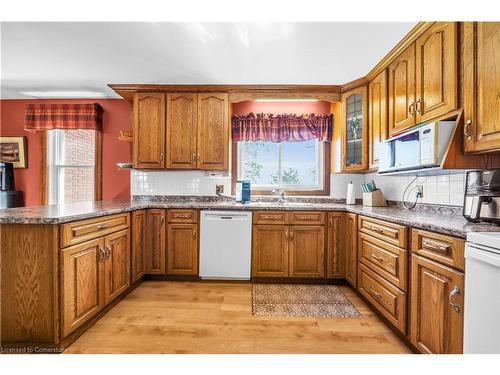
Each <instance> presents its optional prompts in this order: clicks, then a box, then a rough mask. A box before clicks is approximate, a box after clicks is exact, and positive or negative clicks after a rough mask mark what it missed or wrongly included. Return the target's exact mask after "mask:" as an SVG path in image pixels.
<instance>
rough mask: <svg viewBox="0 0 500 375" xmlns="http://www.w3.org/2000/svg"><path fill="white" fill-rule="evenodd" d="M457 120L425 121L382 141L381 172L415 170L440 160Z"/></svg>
mask: <svg viewBox="0 0 500 375" xmlns="http://www.w3.org/2000/svg"><path fill="white" fill-rule="evenodd" d="M454 127H455V121H436V122H431V123H427V124H423V125H420V126H417V127H415V128H413V129H412V130H409V131H407V132H404V133H402V134H400V135H398V136H395V137H393V138H390V139H388V140H386V141H384V142H383V143H382V144H381V149H380V152H381V153H380V163H379V169H378V173H379V174H383V173H391V172H400V171H413V170H418V169H424V168H433V167H437V166H439V165H440V164H441V160H442V159H443V156H444V153H445V152H446V148H447V147H448V144H449V142H450V138H451V135H452V133H453V130H454Z"/></svg>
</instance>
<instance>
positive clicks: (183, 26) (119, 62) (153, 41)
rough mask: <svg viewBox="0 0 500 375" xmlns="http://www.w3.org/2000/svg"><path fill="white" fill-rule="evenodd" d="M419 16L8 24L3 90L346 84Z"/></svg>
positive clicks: (91, 92) (20, 93) (80, 92)
mask: <svg viewBox="0 0 500 375" xmlns="http://www.w3.org/2000/svg"><path fill="white" fill-rule="evenodd" d="M414 25H415V23H394V22H392V23H391V22H384V23H382V22H380V23H374V22H370V23H368V22H358V23H355V22H348V23H346V22H344V23H342V22H334V23H155V22H142V23H138V22H120V23H110V22H102V23H96V22H89V23H53V22H46V23H2V25H1V78H2V85H1V90H2V91H1V97H2V98H32V97H79V98H83V97H92V98H99V97H117V95H116V94H115V93H114V92H113V91H112V90H111V89H109V88H108V87H107V86H106V84H108V83H158V84H161V83H163V84H343V83H346V82H349V81H351V80H353V79H356V78H359V77H361V76H363V75H365V74H366V73H368V71H369V70H370V69H371V68H372V67H373V66H374V65H375V64H376V63H377V62H378V61H379V60H380V59H381V58H382V57H383V56H384V55H385V54H386V53H387V52H389V51H390V49H391V48H392V47H393V46H394V45H395V44H396V43H397V42H398V41H399V40H401V38H402V37H403V36H404V35H405V34H406V33H408V31H409V30H410V29H411V28H412V27H413V26H414Z"/></svg>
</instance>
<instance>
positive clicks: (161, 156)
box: [160, 152, 163, 162]
mask: <svg viewBox="0 0 500 375" xmlns="http://www.w3.org/2000/svg"><path fill="white" fill-rule="evenodd" d="M160 161H161V162H163V152H162V153H161V154H160Z"/></svg>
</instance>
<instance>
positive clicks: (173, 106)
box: [167, 94, 198, 169]
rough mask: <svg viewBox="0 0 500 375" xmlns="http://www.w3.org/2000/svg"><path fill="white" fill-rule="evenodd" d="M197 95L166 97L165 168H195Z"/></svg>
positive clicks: (171, 95) (170, 95)
mask: <svg viewBox="0 0 500 375" xmlns="http://www.w3.org/2000/svg"><path fill="white" fill-rule="evenodd" d="M197 109H198V108H197V94H168V95H167V168H172V169H195V168H196V135H197V129H198V117H197V114H196V112H197Z"/></svg>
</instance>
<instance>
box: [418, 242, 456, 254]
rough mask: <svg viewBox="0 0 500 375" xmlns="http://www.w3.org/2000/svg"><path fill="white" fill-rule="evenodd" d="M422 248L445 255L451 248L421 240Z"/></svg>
mask: <svg viewBox="0 0 500 375" xmlns="http://www.w3.org/2000/svg"><path fill="white" fill-rule="evenodd" d="M422 247H423V248H424V249H429V250H436V251H442V252H445V253H447V252H448V250H449V249H450V247H451V246H450V245H442V244H440V243H438V242H434V241H432V240H423V241H422Z"/></svg>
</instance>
